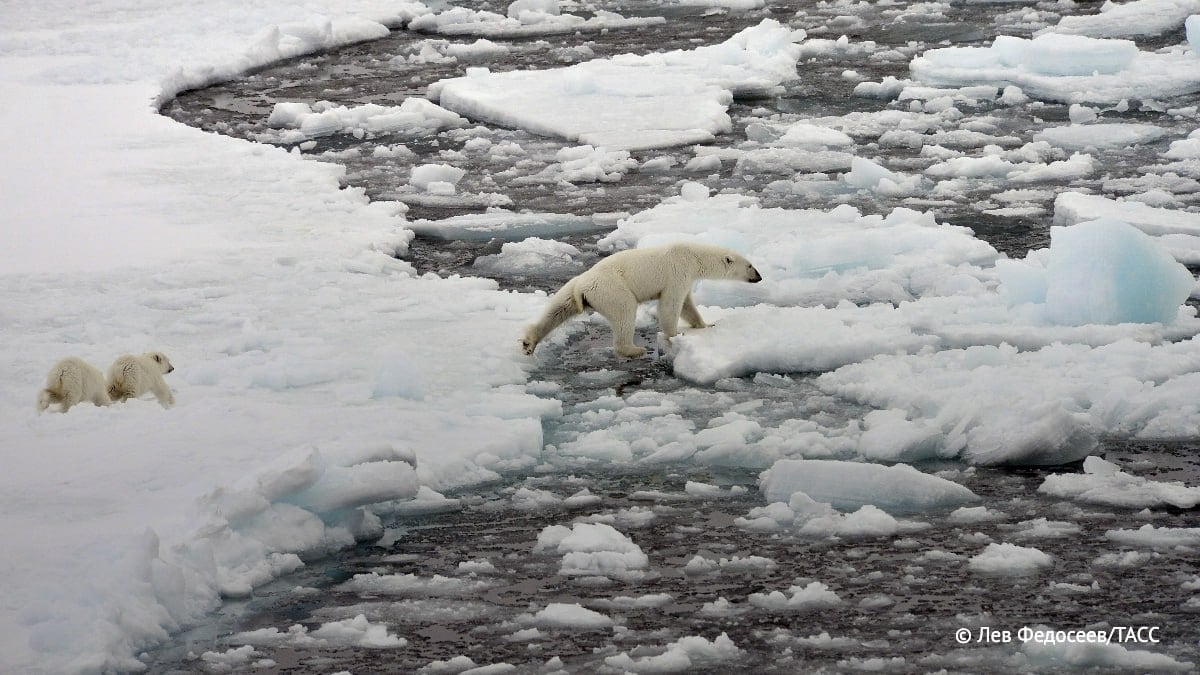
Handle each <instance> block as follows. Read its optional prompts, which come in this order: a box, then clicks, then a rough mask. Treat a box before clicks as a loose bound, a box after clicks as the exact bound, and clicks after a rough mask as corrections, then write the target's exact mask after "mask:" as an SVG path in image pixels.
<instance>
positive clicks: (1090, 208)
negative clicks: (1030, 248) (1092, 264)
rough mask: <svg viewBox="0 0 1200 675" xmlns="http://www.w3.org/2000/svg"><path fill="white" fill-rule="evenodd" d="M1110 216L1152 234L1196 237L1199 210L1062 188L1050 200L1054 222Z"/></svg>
mask: <svg viewBox="0 0 1200 675" xmlns="http://www.w3.org/2000/svg"><path fill="white" fill-rule="evenodd" d="M1102 218H1113V219H1117V220H1121V221H1124V222H1126V223H1129V224H1130V225H1133V226H1134V227H1136V228H1138V229H1139V230H1141V231H1143V232H1145V233H1146V234H1149V235H1152V236H1161V235H1165V234H1184V235H1190V236H1194V237H1200V213H1190V212H1187V211H1176V210H1173V209H1160V208H1155V207H1152V206H1147V205H1146V204H1143V203H1141V202H1133V201H1117V200H1113V199H1108V198H1107V197H1101V196H1098V195H1085V194H1081V193H1078V192H1064V193H1062V194H1060V195H1059V196H1058V198H1056V199H1055V201H1054V224H1055V225H1075V224H1077V223H1082V222H1085V221H1089V220H1099V219H1102Z"/></svg>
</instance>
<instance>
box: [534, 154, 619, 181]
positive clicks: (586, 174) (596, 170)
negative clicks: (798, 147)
mask: <svg viewBox="0 0 1200 675" xmlns="http://www.w3.org/2000/svg"><path fill="white" fill-rule="evenodd" d="M554 158H555V159H557V160H558V164H555V165H552V166H550V167H548V171H550V172H554V174H555V175H556V177H557V178H558V179H560V180H565V181H567V182H568V183H613V182H616V181H619V180H621V178H623V177H624V176H625V174H626V173H629V172H630V171H632V170H633V169H635V168H637V160H636V159H632V158H631V157H630V156H629V152H628V151H625V150H606V149H604V148H594V147H592V146H590V145H580V146H576V147H571V148H563V149H562V150H559V151H558V153H557V154H555V156H554Z"/></svg>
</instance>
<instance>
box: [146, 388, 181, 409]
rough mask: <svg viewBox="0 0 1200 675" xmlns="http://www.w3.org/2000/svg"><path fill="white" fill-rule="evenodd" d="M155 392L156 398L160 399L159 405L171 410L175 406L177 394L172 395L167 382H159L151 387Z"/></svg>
mask: <svg viewBox="0 0 1200 675" xmlns="http://www.w3.org/2000/svg"><path fill="white" fill-rule="evenodd" d="M151 391H153V392H154V398H157V399H158V402H159V404H160V405H161V406H162V407H164V408H170V407H171V406H173V405H175V394H173V393H171V388H170V387H168V386H167V384H166V383H165V382H159V383H157V384H155V385H154V386H153V387H151Z"/></svg>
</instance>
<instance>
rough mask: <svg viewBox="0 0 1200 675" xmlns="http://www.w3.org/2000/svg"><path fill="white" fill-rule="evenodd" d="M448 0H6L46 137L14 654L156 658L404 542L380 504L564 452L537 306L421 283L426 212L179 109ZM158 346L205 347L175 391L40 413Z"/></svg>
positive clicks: (16, 110)
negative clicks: (278, 592)
mask: <svg viewBox="0 0 1200 675" xmlns="http://www.w3.org/2000/svg"><path fill="white" fill-rule="evenodd" d="M425 11H426V10H425V8H424V6H422V5H420V4H416V3H397V2H392V1H387V2H384V1H380V0H350V1H348V2H343V1H341V0H339V1H338V2H332V1H324V0H315V1H314V0H306V1H305V2H294V1H290V0H274V1H271V2H257V3H244V2H229V1H226V0H201V1H199V2H189V3H167V2H158V3H142V4H141V5H139V6H138V7H137V8H133V7H131V6H130V5H129V4H128V3H123V2H116V1H115V0H113V1H108V0H102V1H100V2H88V3H83V2H65V3H52V4H35V5H31V6H29V7H25V8H23V9H22V11H21V12H9V13H6V21H5V25H4V27H3V29H0V31H2V34H0V86H2V87H3V90H4V92H5V94H4V98H5V105H4V106H3V110H2V111H0V120H2V122H3V126H4V128H6V129H9V130H19V133H18V134H15V135H12V137H11V138H10V139H9V141H8V142H6V148H5V153H6V155H5V159H6V161H5V167H6V168H5V170H4V184H5V186H6V190H5V200H4V203H3V206H0V211H2V213H0V231H2V235H0V238H2V239H3V241H4V246H3V247H2V248H0V307H3V315H4V319H3V323H4V325H5V350H6V353H8V354H9V355H10V358H9V366H8V375H7V376H6V377H5V378H4V381H3V383H2V384H0V448H2V449H3V450H0V452H2V453H3V458H4V465H5V471H4V472H3V474H4V475H3V477H2V478H0V494H3V495H4V496H3V498H2V501H3V508H0V531H3V532H4V533H5V535H6V537H7V538H8V542H9V543H7V544H6V545H5V546H4V550H3V552H0V572H2V574H0V578H2V581H0V597H3V598H4V603H3V605H2V606H0V670H2V671H4V672H26V673H36V672H54V673H59V672H100V671H107V670H112V671H123V670H136V669H138V668H139V667H140V664H139V662H138V661H137V660H136V654H138V653H139V652H141V651H142V650H144V649H146V648H148V647H150V646H152V645H154V644H155V643H156V642H158V641H160V640H162V639H164V638H165V637H166V636H167V634H168V632H169V631H172V630H175V629H178V628H179V627H181V626H183V625H186V624H187V623H189V622H194V621H196V620H198V619H200V618H201V617H203V616H204V615H205V614H206V613H207V612H208V611H209V610H211V609H212V608H213V607H214V606H215V605H216V603H217V602H219V600H220V598H221V597H223V596H240V595H245V594H246V593H249V592H250V590H251V589H252V588H253V587H254V586H256V585H259V584H261V583H264V582H266V581H269V580H270V579H272V578H274V577H275V576H277V575H279V574H281V573H284V572H287V571H290V570H294V569H296V568H297V567H299V566H300V565H302V564H303V563H302V562H301V559H300V557H299V555H301V554H303V555H309V554H319V553H322V552H325V551H328V550H330V549H334V548H339V547H343V546H346V545H348V544H350V543H352V542H353V541H354V540H355V539H358V538H362V537H367V536H374V535H378V534H379V533H380V527H379V520H378V518H377V517H376V516H375V515H374V514H373V513H372V512H371V507H369V506H366V505H368V504H372V503H375V502H384V503H386V502H388V501H389V500H404V499H408V498H410V497H412V496H413V495H415V494H416V493H417V488H418V485H424V486H429V487H431V488H434V489H445V488H448V487H452V486H456V485H466V484H473V483H475V482H478V481H483V480H490V479H492V478H494V477H495V476H496V475H497V474H496V471H497V470H503V469H509V468H516V467H520V466H531V465H533V464H534V463H535V462H536V461H537V457H538V456H539V454H540V452H541V446H542V439H541V435H542V432H541V424H540V419H539V418H540V417H541V416H542V415H544V414H551V415H553V414H557V413H558V410H557V404H556V403H553V402H551V403H549V404H548V403H547V402H546V401H544V400H542V399H538V398H535V397H533V396H530V395H527V394H525V393H524V390H523V387H524V383H525V379H526V377H525V365H524V364H523V362H522V361H520V360H519V358H518V355H517V353H516V350H514V349H511V346H510V345H508V344H498V343H497V341H495V340H494V339H492V338H491V336H492V335H497V334H499V335H507V334H512V335H516V334H517V333H518V332H519V330H520V324H521V322H523V321H524V320H525V319H526V318H527V317H528V316H530V315H531V314H533V313H535V312H536V311H537V309H538V305H539V303H538V302H537V301H536V299H534V298H529V297H523V296H520V295H514V294H510V293H501V292H499V291H497V290H496V286H495V284H493V283H492V282H488V281H483V280H479V279H448V280H441V279H435V278H418V277H416V276H415V275H414V274H413V272H412V269H411V267H410V266H409V265H408V264H407V263H404V262H402V261H399V260H397V259H395V257H394V256H395V254H397V253H403V252H404V251H405V250H406V248H407V243H408V241H409V239H410V238H411V236H412V234H411V231H410V230H408V229H407V227H406V222H405V219H404V215H403V214H404V210H405V209H404V207H403V206H402V205H399V204H394V203H375V204H372V203H369V202H368V200H367V199H366V198H365V196H364V195H363V194H362V193H361V192H360V191H359V190H355V189H341V188H340V187H339V179H340V177H341V175H342V169H341V168H339V167H336V166H333V165H330V164H324V163H318V162H310V161H303V160H301V159H300V158H299V157H298V156H295V155H291V154H289V153H287V152H285V151H283V150H279V149H275V148H271V147H266V146H260V145H255V144H251V143H247V142H244V141H239V140H234V139H231V138H227V137H222V136H218V135H214V134H206V133H202V132H200V131H198V130H196V129H191V128H188V127H185V126H182V125H180V124H178V123H176V122H173V121H171V120H169V119H167V118H165V117H161V116H159V115H158V114H157V113H156V106H157V104H158V103H159V102H161V101H164V100H166V99H167V98H169V97H170V96H172V95H173V94H175V93H176V92H178V91H179V90H181V89H183V88H187V87H193V86H201V85H204V84H206V83H209V82H213V81H217V80H220V79H225V78H229V77H234V76H237V75H239V74H242V73H245V72H246V71H247V70H249V69H251V68H254V67H258V66H261V65H264V64H267V63H270V62H273V61H276V60H279V59H281V58H285V57H291V56H296V55H299V54H302V53H306V52H311V51H315V50H319V49H325V48H330V47H334V46H337V45H341V44H346V43H349V42H354V41H359V40H365V39H372V38H377V37H380V36H382V35H385V34H386V33H387V32H388V28H387V25H397V24H400V23H402V22H403V21H406V20H407V19H409V18H411V17H412V16H415V15H418V14H421V13H424V12H425ZM317 13H321V14H323V16H318V15H317ZM305 17H311V18H308V19H305ZM297 19H299V21H297ZM401 108H403V106H401ZM376 112H378V111H376ZM372 119H377V118H372ZM464 321H465V322H467V324H469V325H471V326H472V329H471V330H464V329H463V326H464V325H467V324H464V323H463V322H464ZM148 349H160V350H162V351H164V352H166V353H167V354H168V356H169V357H170V358H171V360H172V362H173V363H174V364H175V366H176V370H175V372H174V373H171V374H170V375H168V376H167V382H168V384H169V385H170V386H171V387H172V389H173V390H174V392H175V395H176V398H177V400H178V403H177V405H176V406H175V407H174V408H172V409H170V410H164V409H163V408H162V407H160V406H159V405H158V404H157V403H155V402H153V401H139V400H135V401H130V402H127V403H125V404H123V405H119V406H112V407H107V408H96V407H93V406H90V405H84V406H80V407H78V408H76V409H73V410H71V411H70V413H68V414H66V415H62V414H45V415H42V416H38V415H36V414H35V412H34V406H33V403H34V399H35V396H36V394H37V390H38V389H39V388H40V387H41V386H42V385H43V383H44V378H45V374H46V371H47V370H49V367H50V365H51V364H53V363H54V362H55V361H57V360H58V359H60V358H62V357H65V356H68V355H77V356H80V357H82V358H84V359H86V360H88V361H90V362H91V363H93V364H94V365H96V366H97V367H99V368H101V369H105V368H107V366H108V364H109V363H110V362H111V361H112V359H114V358H115V357H117V356H118V355H120V354H124V353H128V352H134V353H139V352H142V351H146V350H148ZM464 353H470V354H471V355H472V358H470V359H463V358H460V355H461V354H464ZM18 355H19V356H18ZM430 364H440V365H439V367H438V370H437V371H432V370H430ZM548 406H549V407H548Z"/></svg>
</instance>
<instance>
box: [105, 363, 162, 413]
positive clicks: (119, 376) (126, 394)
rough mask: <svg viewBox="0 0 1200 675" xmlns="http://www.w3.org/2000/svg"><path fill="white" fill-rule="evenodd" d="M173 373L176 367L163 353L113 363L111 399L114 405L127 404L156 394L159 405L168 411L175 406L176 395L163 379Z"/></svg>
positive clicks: (110, 384) (110, 373) (109, 388)
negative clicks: (150, 394)
mask: <svg viewBox="0 0 1200 675" xmlns="http://www.w3.org/2000/svg"><path fill="white" fill-rule="evenodd" d="M173 370H175V367H174V366H172V365H171V362H170V361H169V360H168V359H167V357H166V355H165V354H163V353H162V352H146V353H145V354H142V355H141V356H134V355H132V354H126V355H125V356H121V357H119V358H118V359H117V360H116V361H113V364H112V366H110V367H109V369H108V395H109V396H110V397H111V398H112V400H114V401H124V400H125V399H127V398H140V397H141V396H142V395H143V394H145V393H146V392H153V393H154V397H155V398H157V399H158V402H159V403H161V404H162V406H163V407H164V408H169V407H171V406H173V405H175V395H174V394H172V393H171V388H170V387H168V386H167V381H166V380H164V379H163V375H165V374H167V373H169V372H171V371H173Z"/></svg>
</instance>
